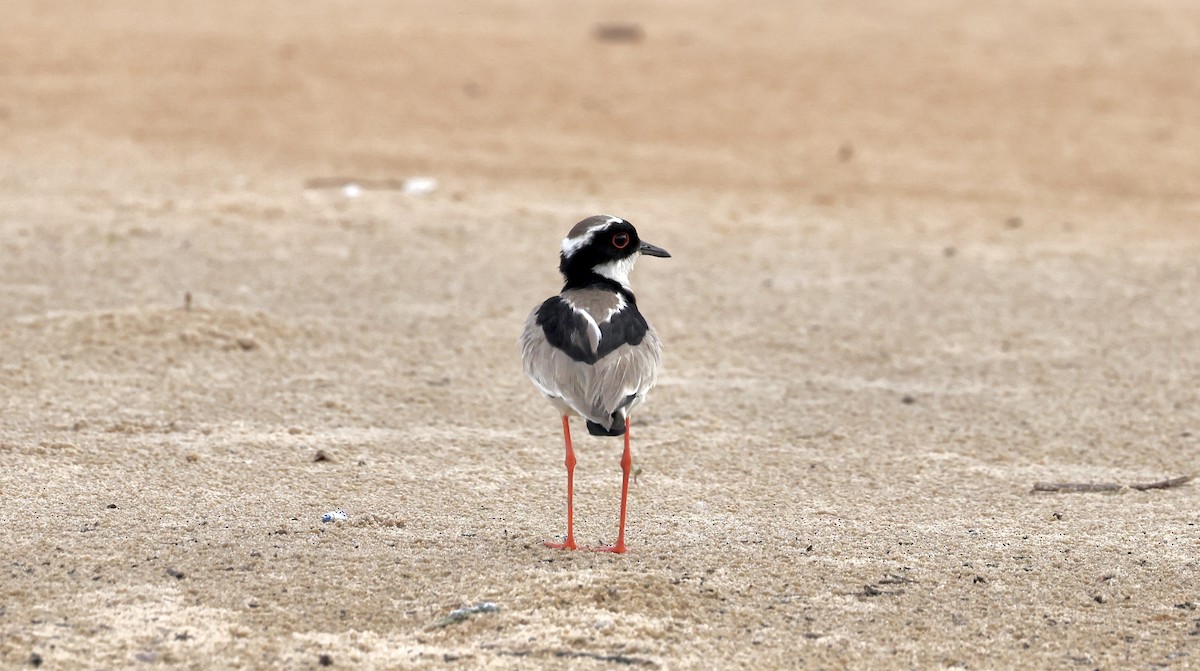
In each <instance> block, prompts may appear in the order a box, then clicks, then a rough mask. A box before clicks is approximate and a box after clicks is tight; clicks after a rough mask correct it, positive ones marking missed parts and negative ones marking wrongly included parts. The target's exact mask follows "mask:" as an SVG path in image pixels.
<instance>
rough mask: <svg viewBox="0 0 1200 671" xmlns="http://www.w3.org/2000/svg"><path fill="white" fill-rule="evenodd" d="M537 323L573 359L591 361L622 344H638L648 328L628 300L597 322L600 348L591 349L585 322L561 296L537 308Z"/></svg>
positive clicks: (547, 336)
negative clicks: (598, 349)
mask: <svg viewBox="0 0 1200 671" xmlns="http://www.w3.org/2000/svg"><path fill="white" fill-rule="evenodd" d="M537 325H538V326H540V327H541V328H542V332H543V333H545V334H546V341H547V342H549V343H550V345H551V346H552V347H554V348H556V349H559V350H562V351H563V353H565V354H566V355H567V356H569V357H571V358H572V359H574V360H575V361H580V362H583V363H586V364H594V363H596V362H597V361H599V360H600V359H603V358H604V357H605V356H608V355H609V354H610V353H612V352H613V350H615V349H617V348H618V347H620V346H621V345H639V344H641V342H642V338H644V337H646V331H647V330H648V329H649V328H650V327H649V325H648V324H647V323H646V319H645V317H642V313H641V312H638V309H637V305H636V304H634V303H627V304H626V306H625V307H624V309H622V310H619V311H618V312H617V313H616V314H614V315H613V316H612V318H610V319H609V320H608V321H606V322H604V323H602V324H600V351H599V352H593V351H592V343H591V340H590V339H589V338H588V322H587V320H586V319H585V318H584V317H583V315H581V314H579V313H578V312H576V311H575V310H574V309H573V308H572V307H571V306H570V304H569V303H567V301H565V300H563V299H562V297H560V296H553V297H551V298H547V299H546V301H545V302H543V303H542V305H541V307H539V308H538V311H537Z"/></svg>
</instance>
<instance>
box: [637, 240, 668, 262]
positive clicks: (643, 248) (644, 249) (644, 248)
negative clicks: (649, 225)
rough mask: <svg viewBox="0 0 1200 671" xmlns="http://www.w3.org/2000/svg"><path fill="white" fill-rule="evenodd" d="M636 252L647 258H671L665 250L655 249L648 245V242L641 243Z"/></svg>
mask: <svg viewBox="0 0 1200 671" xmlns="http://www.w3.org/2000/svg"><path fill="white" fill-rule="evenodd" d="M638 251H639V252H641V253H643V254H646V255H647V256H661V257H663V258H664V259H669V258H671V252H668V251H667V250H665V249H663V248H662V247H655V246H654V245H652V244H650V243H649V242H643V243H642V244H641V245H640V246H639V247H638Z"/></svg>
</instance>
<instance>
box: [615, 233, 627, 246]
mask: <svg viewBox="0 0 1200 671" xmlns="http://www.w3.org/2000/svg"><path fill="white" fill-rule="evenodd" d="M628 246H629V234H628V233H617V234H616V235H614V236H613V247H616V248H617V249H625V248H626V247H628Z"/></svg>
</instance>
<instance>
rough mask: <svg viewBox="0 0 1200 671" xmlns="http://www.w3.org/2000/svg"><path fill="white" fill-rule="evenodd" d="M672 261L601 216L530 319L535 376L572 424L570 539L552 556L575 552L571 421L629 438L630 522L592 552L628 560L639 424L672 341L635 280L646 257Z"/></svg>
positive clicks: (527, 348)
mask: <svg viewBox="0 0 1200 671" xmlns="http://www.w3.org/2000/svg"><path fill="white" fill-rule="evenodd" d="M643 255H644V256H658V257H663V258H669V257H670V256H671V255H670V254H669V253H668V252H667V250H665V249H663V248H662V247H657V246H655V245H652V244H650V243H648V242H645V241H643V240H642V239H641V238H639V237H638V232H637V229H635V228H634V227H633V224H631V223H629V222H628V221H626V220H625V219H622V218H620V217H613V216H609V215H603V214H601V215H595V216H592V217H588V218H586V219H584V220H583V221H580V222H579V223H577V224H575V226H574V227H573V228H571V231H570V232H569V233H568V234H567V237H565V238H563V241H562V252H561V253H560V255H559V264H558V269H559V271H560V272H561V273H562V276H563V287H562V291H561V292H560V293H559V294H558V295H556V296H551V297H550V298H547V299H546V300H545V301H543V302H542V304H541V305H539V306H537V307H536V308H534V309H533V311H532V312H530V314H529V317H528V318H527V319H526V320H525V327H524V330H523V331H522V333H521V338H520V346H521V359H522V363H523V367H524V370H525V374H526V375H527V376H528V377H529V379H530V380H532V381H533V384H534V386H535V387H537V389H538V391H540V392H541V393H542V394H543V395H544V396H545V397H546V398H547V399H548V400H549V401H550V403H551V404H552V405H553V406H554V407H555V409H556V410H557V411H558V413H559V414H560V415H561V416H562V431H563V442H564V443H565V444H566V466H567V535H566V538H565V540H564V541H563V542H562V543H551V542H549V541H547V542H546V543H545V545H546V546H547V547H551V548H556V549H563V550H575V549H577V547H578V546H577V545H576V543H575V526H574V519H573V518H574V507H573V498H574V479H575V461H576V460H575V452H574V450H573V449H572V446H571V424H570V418H571V417H582V418H583V419H584V421H585V422H586V426H587V430H588V433H590V434H591V435H593V436H624V437H625V451H624V452H623V454H622V455H621V473H622V481H621V518H620V520H621V521H620V526H619V528H618V531H617V541H616V542H615V543H614V544H612V545H601V546H598V547H594V548H587V549H591V550H596V551H600V552H612V553H616V554H623V553H624V552H625V551H626V549H627V548H626V545H625V513H626V503H627V500H628V498H629V472H630V468H631V466H632V465H633V459H632V456H631V454H630V450H629V418H630V415H632V414H633V411H634V410H635V409H636V408H637V407H638V406H640V405H641V404H642V402H643V401H645V399H646V394H647V393H649V391H650V389H651V387H653V386H654V384H655V382H656V381H657V380H658V372H659V368H660V367H661V365H662V342H661V341H660V340H659V338H658V334H657V333H656V332H655V330H654V328H653V327H652V326H650V324H649V322H647V321H646V318H645V317H643V316H642V313H641V312H640V311H639V310H638V305H637V299H636V298H635V297H634V295H633V290H632V289H631V288H630V285H629V274H630V272H632V271H633V266H634V264H635V263H636V262H637V259H638V257H639V256H643Z"/></svg>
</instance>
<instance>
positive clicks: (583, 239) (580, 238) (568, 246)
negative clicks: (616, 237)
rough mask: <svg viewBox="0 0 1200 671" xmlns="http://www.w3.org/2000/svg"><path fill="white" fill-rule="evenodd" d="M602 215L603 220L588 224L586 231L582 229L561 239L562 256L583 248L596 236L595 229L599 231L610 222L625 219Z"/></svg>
mask: <svg viewBox="0 0 1200 671" xmlns="http://www.w3.org/2000/svg"><path fill="white" fill-rule="evenodd" d="M603 216H604V217H605V220H604V221H602V222H600V223H598V224H594V225H592V226H589V227H588V229H587V230H586V231H584V232H583V233H582V234H580V235H577V236H575V237H573V238H572V237H570V236H568V237H565V238H563V241H562V253H563V256H567V257H569V256H571V255H572V254H574V253H575V252H577V251H579V250H580V249H583V248H584V247H586V246H587V245H588V244H589V243H591V241H592V238H594V237H596V232H597V231H599V230H601V229H603V228H605V227H607V226H611V225H612V224H619V223H621V222H623V221H625V220H624V219H622V218H620V217H614V216H611V215H607V214H606V215H603Z"/></svg>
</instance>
